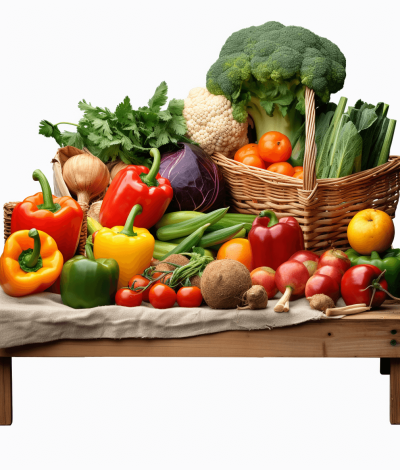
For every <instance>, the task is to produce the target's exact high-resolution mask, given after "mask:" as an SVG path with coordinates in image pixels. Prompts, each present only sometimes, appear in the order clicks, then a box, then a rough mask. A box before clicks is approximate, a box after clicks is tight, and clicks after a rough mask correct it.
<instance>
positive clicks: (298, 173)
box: [293, 171, 304, 180]
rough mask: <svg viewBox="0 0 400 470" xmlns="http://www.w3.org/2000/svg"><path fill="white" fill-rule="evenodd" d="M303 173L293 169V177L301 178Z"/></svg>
mask: <svg viewBox="0 0 400 470" xmlns="http://www.w3.org/2000/svg"><path fill="white" fill-rule="evenodd" d="M303 175H304V173H303V171H295V172H294V175H293V178H298V179H300V180H302V179H303Z"/></svg>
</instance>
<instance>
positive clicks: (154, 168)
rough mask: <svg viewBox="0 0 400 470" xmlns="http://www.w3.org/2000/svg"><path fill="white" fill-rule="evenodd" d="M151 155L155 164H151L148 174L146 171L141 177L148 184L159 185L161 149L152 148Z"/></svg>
mask: <svg viewBox="0 0 400 470" xmlns="http://www.w3.org/2000/svg"><path fill="white" fill-rule="evenodd" d="M150 155H151V156H152V157H153V164H152V165H151V168H150V171H149V172H148V174H147V175H146V174H145V173H142V174H141V175H140V179H141V180H142V181H143V183H145V184H147V186H158V181H157V178H156V177H157V173H158V171H159V169H160V164H161V155H160V151H159V150H158V149H156V148H153V149H151V150H150Z"/></svg>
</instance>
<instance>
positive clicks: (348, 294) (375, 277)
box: [340, 264, 388, 307]
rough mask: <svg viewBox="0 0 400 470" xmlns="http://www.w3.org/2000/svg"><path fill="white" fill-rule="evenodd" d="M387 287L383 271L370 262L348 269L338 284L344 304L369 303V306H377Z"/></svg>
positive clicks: (380, 303)
mask: <svg viewBox="0 0 400 470" xmlns="http://www.w3.org/2000/svg"><path fill="white" fill-rule="evenodd" d="M374 289H375V294H374ZM387 289H388V283H387V282H386V280H385V278H384V272H382V271H381V270H380V269H379V268H377V267H376V266H373V265H371V264H360V265H358V266H353V267H352V268H350V269H348V270H347V271H346V272H345V273H344V275H343V277H342V282H341V284H340V290H341V293H342V297H343V300H344V301H345V303H346V305H354V304H366V305H367V306H369V305H370V304H371V307H379V306H380V305H382V304H383V302H384V301H385V299H386V292H385V291H387ZM372 296H373V299H372ZM371 299H372V303H371Z"/></svg>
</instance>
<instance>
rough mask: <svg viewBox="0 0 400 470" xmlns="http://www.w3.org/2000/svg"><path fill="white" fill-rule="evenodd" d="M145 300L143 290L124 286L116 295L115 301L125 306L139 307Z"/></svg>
mask: <svg viewBox="0 0 400 470" xmlns="http://www.w3.org/2000/svg"><path fill="white" fill-rule="evenodd" d="M142 300H143V296H142V293H141V292H137V291H133V290H131V289H129V288H128V287H123V288H122V289H119V290H118V291H117V294H116V295H115V303H116V304H117V305H122V306H123V307H139V305H141V303H142Z"/></svg>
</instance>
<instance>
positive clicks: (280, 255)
mask: <svg viewBox="0 0 400 470" xmlns="http://www.w3.org/2000/svg"><path fill="white" fill-rule="evenodd" d="M248 238H249V241H250V245H251V251H252V253H253V268H254V269H255V268H259V267H261V266H266V267H269V268H272V269H275V270H276V269H278V267H279V266H280V265H281V264H282V263H284V262H285V261H287V260H288V259H289V258H290V257H291V256H292V255H293V254H294V253H296V251H300V250H304V237H303V232H302V230H301V227H300V225H299V223H298V222H297V220H296V219H295V218H294V217H282V218H281V219H279V220H278V217H277V216H276V214H275V213H274V212H273V211H269V210H268V211H262V212H260V215H259V216H258V217H257V218H256V219H255V220H254V222H253V226H252V228H251V230H250V232H249V236H248Z"/></svg>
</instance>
